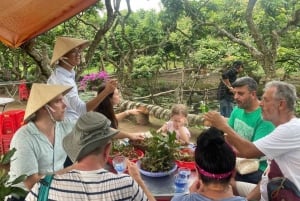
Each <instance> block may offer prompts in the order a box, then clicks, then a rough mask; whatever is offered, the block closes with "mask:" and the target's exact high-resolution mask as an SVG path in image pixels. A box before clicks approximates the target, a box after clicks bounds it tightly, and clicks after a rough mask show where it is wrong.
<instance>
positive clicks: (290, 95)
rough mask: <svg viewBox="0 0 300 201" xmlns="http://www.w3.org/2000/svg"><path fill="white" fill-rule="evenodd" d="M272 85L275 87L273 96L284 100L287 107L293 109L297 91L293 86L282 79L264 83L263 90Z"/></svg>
mask: <svg viewBox="0 0 300 201" xmlns="http://www.w3.org/2000/svg"><path fill="white" fill-rule="evenodd" d="M272 87H275V88H276V92H275V93H274V98H276V99H284V100H286V103H287V108H288V109H289V110H290V111H294V108H295V106H296V101H297V92H296V88H295V86H294V85H292V84H289V83H286V82H282V81H270V82H268V83H266V85H265V88H264V91H266V90H267V89H269V88H272Z"/></svg>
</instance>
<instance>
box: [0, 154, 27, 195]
mask: <svg viewBox="0 0 300 201" xmlns="http://www.w3.org/2000/svg"><path fill="white" fill-rule="evenodd" d="M15 152H16V149H12V150H9V151H8V152H7V153H6V154H4V155H1V157H0V200H4V198H5V197H6V196H8V195H15V196H22V197H24V196H26V193H27V192H26V191H25V190H23V189H22V188H19V187H14V186H13V185H16V184H18V183H21V182H23V181H24V179H25V178H26V175H22V176H19V177H18V178H16V179H15V180H13V181H9V179H10V176H9V174H8V171H7V170H6V169H5V168H3V166H5V165H9V163H10V159H11V157H12V156H13V155H14V153H15Z"/></svg>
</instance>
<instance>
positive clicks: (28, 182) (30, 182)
mask: <svg viewBox="0 0 300 201" xmlns="http://www.w3.org/2000/svg"><path fill="white" fill-rule="evenodd" d="M74 164H75V163H74ZM74 164H73V165H71V166H69V167H66V168H64V169H62V170H59V171H56V172H55V174H64V173H66V172H68V171H70V170H72V169H73V166H74ZM43 176H44V175H42V174H38V173H35V174H33V175H30V176H28V177H26V179H25V180H24V181H23V182H24V185H25V187H26V188H27V189H28V190H30V189H31V188H32V187H33V186H34V184H36V183H37V182H38V181H40V179H41V178H42V177H43Z"/></svg>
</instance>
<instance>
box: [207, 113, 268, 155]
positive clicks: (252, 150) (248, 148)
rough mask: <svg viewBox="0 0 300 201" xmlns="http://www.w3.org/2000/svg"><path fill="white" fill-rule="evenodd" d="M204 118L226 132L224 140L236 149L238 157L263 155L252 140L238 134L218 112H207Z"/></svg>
mask: <svg viewBox="0 0 300 201" xmlns="http://www.w3.org/2000/svg"><path fill="white" fill-rule="evenodd" d="M204 118H205V119H206V120H208V121H210V122H211V124H212V126H214V127H216V128H217V129H219V130H221V131H223V132H224V133H226V140H227V141H228V142H229V143H230V144H232V145H233V146H234V147H235V148H236V149H237V150H238V153H239V156H240V157H244V158H258V157H261V156H264V154H263V153H262V152H261V151H260V150H258V149H257V148H256V146H255V145H254V144H253V143H252V142H249V141H248V140H245V139H244V138H242V137H241V136H240V135H238V134H237V133H236V132H235V131H234V130H233V129H232V128H231V127H230V126H229V125H228V123H227V122H226V120H225V119H224V118H223V117H222V116H221V115H220V114H219V113H218V112H208V113H206V114H205V115H204Z"/></svg>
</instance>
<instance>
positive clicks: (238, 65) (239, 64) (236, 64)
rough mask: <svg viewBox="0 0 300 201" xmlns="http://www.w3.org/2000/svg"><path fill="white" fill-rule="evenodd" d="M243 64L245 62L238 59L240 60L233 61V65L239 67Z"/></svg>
mask: <svg viewBox="0 0 300 201" xmlns="http://www.w3.org/2000/svg"><path fill="white" fill-rule="evenodd" d="M243 65H244V64H243V62H242V61H239V60H238V61H235V62H233V64H232V67H233V68H236V69H239V68H241V67H243Z"/></svg>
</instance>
